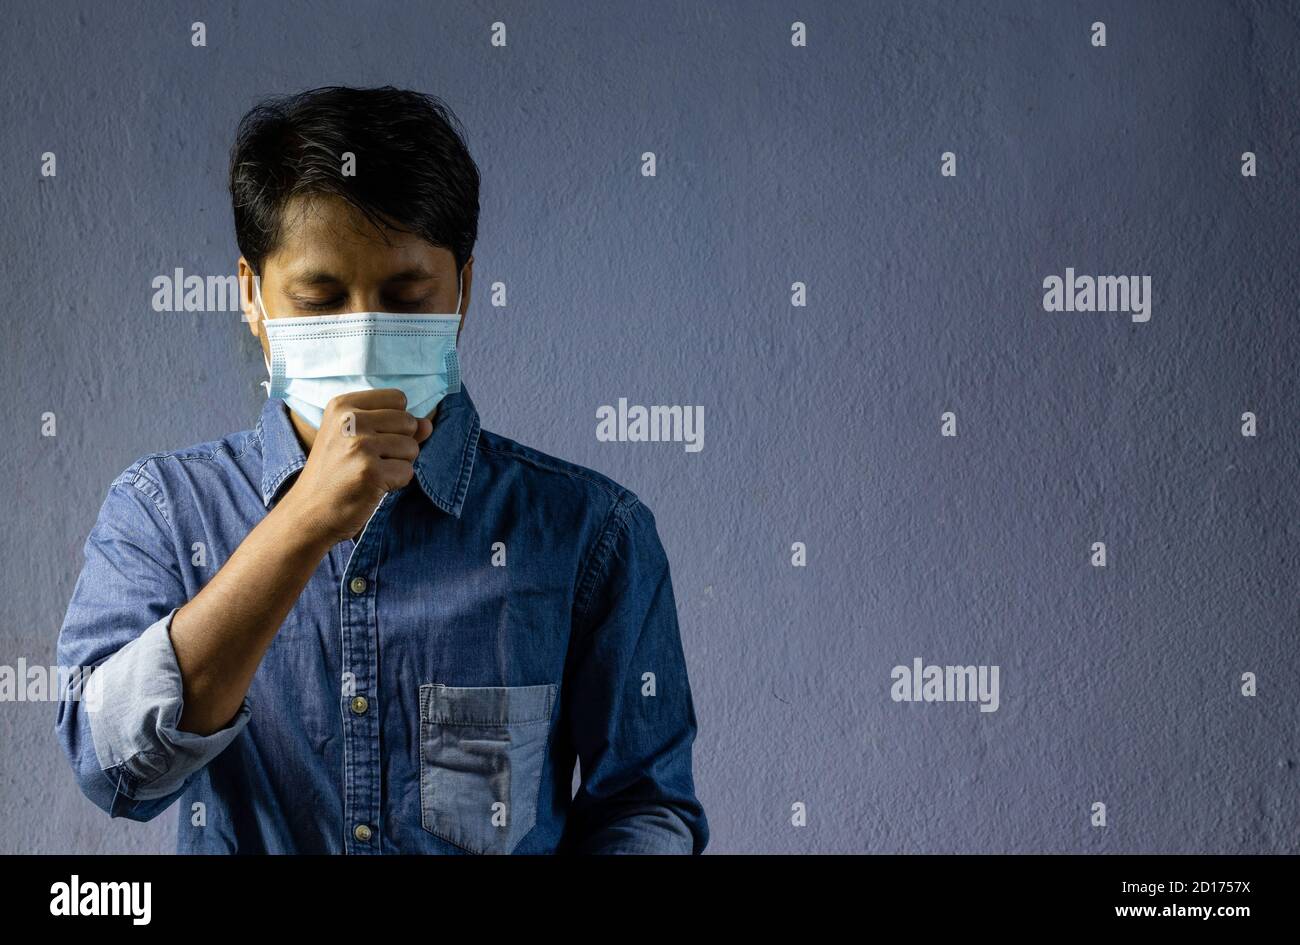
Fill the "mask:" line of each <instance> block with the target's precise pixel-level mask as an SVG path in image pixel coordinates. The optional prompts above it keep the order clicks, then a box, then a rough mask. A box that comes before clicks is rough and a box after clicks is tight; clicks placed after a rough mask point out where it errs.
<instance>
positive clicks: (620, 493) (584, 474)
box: [478, 439, 637, 502]
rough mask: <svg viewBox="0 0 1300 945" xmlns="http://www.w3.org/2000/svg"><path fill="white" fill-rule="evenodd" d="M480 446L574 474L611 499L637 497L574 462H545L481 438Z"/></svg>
mask: <svg viewBox="0 0 1300 945" xmlns="http://www.w3.org/2000/svg"><path fill="white" fill-rule="evenodd" d="M478 448H479V449H481V450H483V452H485V453H495V454H496V455H498V456H508V457H510V458H512V459H517V460H519V461H520V462H524V463H528V464H529V465H531V466H535V467H537V468H538V469H543V470H546V471H547V472H554V473H561V474H563V475H566V476H572V477H573V478H575V479H581V480H582V481H584V482H587V483H590V484H591V485H593V486H596V487H597V488H599V489H601V490H602V491H604V492H605V493H606V494H607V495H608V496H609V497H610V498H611V499H614V500H615V502H622V501H623V500H624V499H627V498H632V499H635V498H636V497H637V496H636V493H634V492H633V491H632V490H631V489H629V488H628V487H627V486H625V485H623V484H622V483H618V482H615V481H614V480H612V479H610V478H609V477H608V476H601V478H600V479H598V478H595V477H596V476H600V475H601V474H599V473H595V472H594V470H593V471H590V472H589V471H586V470H583V469H580V468H578V467H577V466H575V465H573V464H565V466H557V465H554V464H552V463H547V462H545V461H544V460H542V459H541V458H540V457H536V456H528V455H524V454H522V453H519V452H516V451H514V450H502V449H497V448H496V447H493V446H487V445H485V444H484V443H483V441H482V440H481V439H480V440H479V444H478ZM601 479H603V480H604V481H603V482H602V481H601ZM611 485H612V488H611Z"/></svg>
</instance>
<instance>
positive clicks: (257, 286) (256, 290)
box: [253, 274, 272, 397]
mask: <svg viewBox="0 0 1300 945" xmlns="http://www.w3.org/2000/svg"><path fill="white" fill-rule="evenodd" d="M253 294H254V295H256V296H257V307H258V308H260V309H261V310H262V331H266V320H267V314H266V303H265V302H263V301H262V277H261V276H259V275H256V274H254V276H253ZM258 347H259V348H260V347H261V345H258ZM262 363H263V364H265V365H266V380H264V381H260V382H259V383H260V384H261V386H262V387H265V388H266V396H268V397H270V396H271V380H272V372H271V362H270V361H269V360H267V357H266V352H265V351H263V352H262Z"/></svg>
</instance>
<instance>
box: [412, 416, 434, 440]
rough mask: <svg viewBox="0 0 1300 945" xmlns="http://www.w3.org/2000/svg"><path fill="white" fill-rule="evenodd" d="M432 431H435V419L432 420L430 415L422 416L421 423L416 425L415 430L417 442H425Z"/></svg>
mask: <svg viewBox="0 0 1300 945" xmlns="http://www.w3.org/2000/svg"><path fill="white" fill-rule="evenodd" d="M432 432H433V421H432V420H430V419H429V418H428V417H421V418H420V425H419V426H418V427H416V430H415V442H417V443H423V442H424V441H425V440H427V439H428V438H429V434H431V433H432Z"/></svg>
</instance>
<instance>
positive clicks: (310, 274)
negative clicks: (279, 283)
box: [287, 266, 440, 287]
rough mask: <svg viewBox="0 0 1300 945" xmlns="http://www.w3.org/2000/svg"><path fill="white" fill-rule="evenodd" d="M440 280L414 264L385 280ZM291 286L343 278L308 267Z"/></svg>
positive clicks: (329, 283)
mask: <svg viewBox="0 0 1300 945" xmlns="http://www.w3.org/2000/svg"><path fill="white" fill-rule="evenodd" d="M431 279H432V280H434V281H435V282H436V281H440V280H439V279H438V277H437V275H435V274H434V273H432V272H430V271H429V270H427V269H425V268H424V267H422V266H412V267H411V268H409V269H403V270H402V271H401V272H396V273H393V275H391V276H389V277H388V278H387V279H385V280H384V282H385V284H387V283H392V282H426V281H428V280H431ZM287 281H288V283H289V285H290V286H304V287H306V286H322V285H339V284H341V283H342V281H343V280H342V279H340V278H339V277H338V276H336V275H334V274H333V273H331V272H329V271H327V270H325V269H308V270H306V271H304V272H302V273H299V274H298V275H295V276H292V277H290V278H289V279H288V280H287Z"/></svg>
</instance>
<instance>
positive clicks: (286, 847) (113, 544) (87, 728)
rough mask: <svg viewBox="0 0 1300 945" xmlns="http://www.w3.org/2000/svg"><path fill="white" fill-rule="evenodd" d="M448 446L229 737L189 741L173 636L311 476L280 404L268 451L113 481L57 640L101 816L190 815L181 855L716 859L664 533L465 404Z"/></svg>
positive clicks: (253, 438) (84, 783)
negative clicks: (694, 755)
mask: <svg viewBox="0 0 1300 945" xmlns="http://www.w3.org/2000/svg"><path fill="white" fill-rule="evenodd" d="M434 420H435V422H434V427H433V433H432V434H431V435H430V436H429V438H428V439H426V440H425V442H424V443H423V444H422V445H421V449H420V454H419V458H418V459H417V460H416V462H415V476H414V478H413V479H412V481H411V482H410V483H409V484H408V485H407V486H406V487H405V488H404V489H401V490H398V491H395V492H390V493H388V494H387V495H386V496H385V498H384V499H383V501H382V502H381V503H380V504H379V506H378V508H377V509H376V510H375V512H374V514H373V516H372V517H371V519H370V521H369V523H368V524H367V525H366V528H365V530H364V532H362V534H361V535H360V536H359V539H358V540H356V541H352V540H348V541H343V542H341V543H339V544H338V545H335V546H334V547H333V548H332V549H331V550H330V552H329V554H328V555H327V556H326V557H325V559H324V560H322V561H321V563H320V565H319V566H318V567H317V569H316V571H315V573H314V575H313V576H312V577H311V579H310V581H309V583H308V584H307V586H306V588H305V589H304V590H303V592H302V594H301V596H300V597H299V599H298V601H297V603H296V605H295V606H294V609H293V611H292V612H291V613H290V614H289V616H288V618H287V619H286V620H285V621H284V623H283V625H282V626H281V628H280V630H279V632H278V633H277V634H276V636H275V638H274V640H273V641H272V642H271V644H270V647H269V648H268V649H267V651H266V654H265V656H264V657H263V659H262V662H261V664H260V666H259V668H258V670H257V674H256V676H255V678H254V679H253V682H252V685H251V687H250V689H249V691H248V694H247V697H246V698H245V699H244V702H243V704H242V706H241V707H240V709H239V711H238V712H237V714H236V715H235V717H234V718H233V719H232V720H231V721H230V722H229V723H228V725H227V726H226V727H225V728H224V729H222V730H220V731H217V732H215V733H213V734H210V735H198V734H194V733H190V732H184V731H181V730H180V729H178V728H177V725H178V722H179V720H180V716H181V709H182V688H181V676H180V672H179V669H178V667H177V663H176V655H175V652H174V650H173V649H172V645H171V639H170V635H169V628H170V624H171V619H172V616H173V615H174V614H175V613H176V610H177V609H178V608H180V607H181V606H182V605H184V604H185V603H186V602H187V601H188V600H190V599H191V598H193V597H194V596H195V594H197V593H198V592H199V590H200V589H202V587H203V586H204V584H205V583H206V582H207V581H208V580H209V579H210V578H211V577H212V576H213V575H214V574H216V573H217V571H218V569H219V568H220V567H221V566H222V564H223V563H224V562H225V561H227V560H228V559H229V558H230V556H231V554H232V553H233V552H234V551H235V549H236V548H237V547H238V546H239V544H240V542H242V541H243V539H244V538H245V536H247V535H248V533H249V531H250V530H251V529H252V528H253V527H254V526H255V525H256V524H257V523H258V522H259V521H260V520H261V519H262V518H263V517H264V516H265V515H266V513H267V510H268V509H269V508H270V507H271V506H272V505H273V504H274V503H275V502H276V500H277V498H279V497H281V496H283V494H284V493H285V491H286V490H287V489H288V488H289V487H290V486H291V485H292V484H293V482H294V477H295V474H296V473H297V472H298V471H299V470H301V469H302V467H303V464H304V463H305V462H306V457H305V456H304V454H303V450H302V447H301V445H300V444H299V441H298V439H297V436H296V434H295V433H294V430H293V427H292V425H291V423H290V421H289V416H288V413H287V408H286V406H285V405H284V403H283V401H280V400H278V399H277V400H268V401H267V403H266V406H265V408H264V409H263V410H262V413H261V417H260V419H259V421H258V423H257V426H256V429H253V430H248V431H244V432H241V433H237V434H234V435H232V436H229V437H227V438H225V439H223V440H219V441H216V442H212V443H206V444H202V445H199V446H194V447H190V448H188V449H183V450H177V451H174V452H167V453H156V454H153V455H151V456H147V457H145V458H143V459H141V460H139V461H137V462H135V463H133V464H132V465H131V466H130V468H128V469H127V470H126V471H125V472H123V473H122V475H120V476H118V477H117V479H116V480H114V482H113V483H112V485H111V486H110V487H109V490H108V496H107V498H106V500H105V501H104V504H103V507H102V509H101V510H100V513H99V518H98V521H97V522H96V523H95V526H94V528H93V530H92V531H91V532H90V536H89V538H88V539H87V541H86V545H85V564H84V567H83V569H82V571H81V574H80V577H79V578H78V580H77V583H76V587H75V589H74V591H73V595H72V600H71V603H70V604H69V607H68V611H67V616H66V618H65V620H64V623H63V626H62V629H61V631H60V634H59V641H58V655H57V659H58V662H59V664H60V665H61V666H66V667H79V668H82V670H83V671H84V670H88V669H90V668H92V667H93V670H91V671H90V672H89V674H88V676H83V677H80V679H79V681H77V680H76V679H74V681H73V682H72V683H70V684H69V685H68V686H67V687H66V688H65V691H64V692H63V693H62V695H63V698H62V699H61V700H60V701H59V704H58V719H57V722H56V732H57V735H58V737H59V740H60V743H61V745H62V746H63V749H64V751H65V753H66V754H67V757H68V759H69V761H70V762H71V765H72V769H73V772H74V774H75V776H76V778H77V781H78V783H79V785H80V787H81V790H82V792H83V793H84V794H85V795H86V796H87V797H88V798H90V800H91V801H93V802H94V803H95V804H96V805H97V806H99V807H100V808H102V809H103V810H104V811H106V812H108V813H109V814H110V815H111V816H113V817H127V818H130V819H132V820H139V821H145V820H149V819H151V818H153V817H156V816H157V815H158V814H160V813H161V812H163V811H164V810H166V809H168V808H170V807H171V806H172V805H173V804H175V803H176V801H177V800H178V799H179V801H180V804H179V810H178V814H179V816H178V821H179V826H178V836H177V850H178V852H181V853H235V852H238V853H355V854H377V853H409V854H418V853H566V852H609V853H700V852H702V851H703V849H704V847H705V844H706V843H707V842H708V824H707V821H706V819H705V815H704V811H703V808H702V807H701V804H700V802H699V801H698V800H697V798H696V796H695V788H694V783H693V777H692V771H691V751H692V742H693V741H694V738H695V734H696V719H695V710H694V706H693V703H692V699H691V692H690V686H689V683H688V680H687V673H686V665H685V660H684V657H683V652H682V645H681V639H680V634H679V630H678V625H677V612H676V605H675V603H674V598H673V589H672V581H671V578H670V574H669V567H668V561H667V558H666V556H665V554H664V549H663V546H662V545H661V543H660V539H659V536H658V532H657V529H656V525H655V519H654V516H653V515H651V513H650V510H649V508H647V507H646V506H645V505H644V504H643V503H642V502H641V501H640V500H639V499H638V498H637V496H636V495H635V494H633V493H632V492H630V491H629V490H628V489H626V488H624V487H622V486H620V485H619V484H617V483H615V482H613V481H612V480H610V479H608V478H607V477H605V476H602V475H600V474H599V473H596V472H593V471H591V470H589V469H585V468H583V467H581V466H578V465H575V464H572V463H568V462H564V461H563V460H559V459H555V458H553V457H551V456H547V455H545V454H544V453H541V452H538V451H536V450H533V449H530V448H528V447H526V446H523V445H521V444H519V443H517V442H515V441H513V440H510V439H507V438H506V437H503V436H498V435H496V434H494V433H491V432H489V431H487V430H484V429H482V428H481V427H480V425H479V416H478V411H477V410H476V409H475V407H474V403H473V401H472V400H471V399H470V396H469V392H468V390H467V389H466V388H465V387H464V386H463V385H462V388H461V390H460V391H459V392H458V393H455V394H451V395H449V396H447V397H446V398H445V399H444V400H443V401H442V403H441V404H440V405H439V408H438V411H437V413H436V414H435V417H434ZM92 695H93V696H94V698H91V696H92ZM575 760H576V761H577V764H578V775H577V776H575V772H574V765H575ZM575 786H576V793H575Z"/></svg>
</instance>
